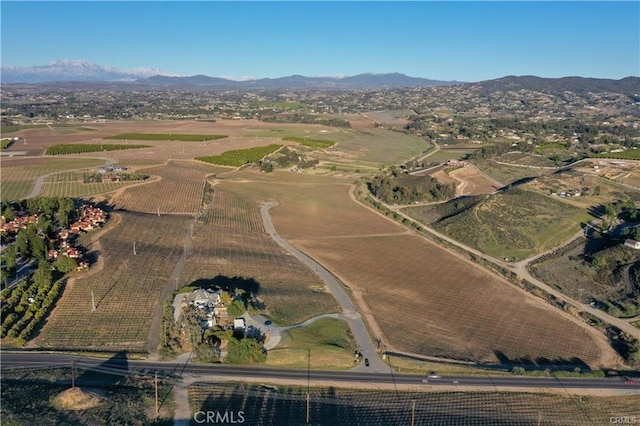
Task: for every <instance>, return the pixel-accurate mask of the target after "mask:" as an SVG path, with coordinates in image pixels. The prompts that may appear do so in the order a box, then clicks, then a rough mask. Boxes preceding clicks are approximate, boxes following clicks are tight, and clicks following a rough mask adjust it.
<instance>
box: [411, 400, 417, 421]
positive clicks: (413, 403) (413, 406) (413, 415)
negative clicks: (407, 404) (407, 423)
mask: <svg viewBox="0 0 640 426" xmlns="http://www.w3.org/2000/svg"><path fill="white" fill-rule="evenodd" d="M415 424H416V400H415V399H414V400H412V401H411V426H415Z"/></svg>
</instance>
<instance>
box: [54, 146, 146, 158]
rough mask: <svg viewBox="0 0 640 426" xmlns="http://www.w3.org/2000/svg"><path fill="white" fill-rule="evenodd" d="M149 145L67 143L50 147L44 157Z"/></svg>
mask: <svg viewBox="0 0 640 426" xmlns="http://www.w3.org/2000/svg"><path fill="white" fill-rule="evenodd" d="M149 146H150V145H121V144H120V145H118V144H116V145H113V144H89V143H68V144H59V145H52V146H50V147H48V148H47V149H46V151H45V152H44V153H45V154H46V155H65V154H82V153H85V152H101V151H120V150H123V149H137V148H148V147H149Z"/></svg>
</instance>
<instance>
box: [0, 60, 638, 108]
mask: <svg viewBox="0 0 640 426" xmlns="http://www.w3.org/2000/svg"><path fill="white" fill-rule="evenodd" d="M0 71H1V79H0V81H1V82H2V83H3V84H12V83H14V84H15V83H19V84H47V85H48V86H49V87H50V88H64V89H66V90H73V89H91V88H93V89H109V90H125V91H126V90H140V89H142V90H144V89H159V90H162V89H172V90H246V91H250V90H291V89H302V90H375V89H395V88H403V87H426V86H448V85H454V84H466V85H469V86H470V87H475V88H479V89H480V91H481V92H484V93H492V92H496V91H518V90H523V89H526V90H533V91H539V92H546V93H560V92H564V91H570V92H576V93H586V92H595V93H601V92H614V93H623V94H625V95H628V96H632V97H634V95H636V94H640V77H626V78H623V79H621V80H610V79H597V78H585V77H562V78H542V77H536V76H507V77H502V78H498V79H495V80H486V81H480V82H475V83H463V82H459V81H443V80H430V79H428V78H420V77H410V76H407V75H404V74H400V73H385V74H372V73H366V74H358V75H354V76H349V77H306V76H303V75H291V76H286V77H279V78H261V79H254V80H246V81H236V80H231V79H227V78H221V77H209V76H206V75H194V76H183V75H171V74H169V73H165V72H163V71H161V70H157V69H150V68H137V69H132V70H119V69H117V68H113V67H105V66H101V65H97V64H93V63H90V62H87V61H80V60H61V61H55V62H52V63H50V64H47V65H40V66H33V67H3V68H2V69H1V70H0ZM638 99H640V97H638Z"/></svg>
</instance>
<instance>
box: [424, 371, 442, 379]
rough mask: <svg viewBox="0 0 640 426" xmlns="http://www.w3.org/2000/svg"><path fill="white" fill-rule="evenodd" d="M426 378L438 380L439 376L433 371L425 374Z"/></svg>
mask: <svg viewBox="0 0 640 426" xmlns="http://www.w3.org/2000/svg"><path fill="white" fill-rule="evenodd" d="M427 377H428V378H430V379H439V378H440V377H441V376H440V375H438V374H436V372H435V371H432V372H431V373H429V374H427Z"/></svg>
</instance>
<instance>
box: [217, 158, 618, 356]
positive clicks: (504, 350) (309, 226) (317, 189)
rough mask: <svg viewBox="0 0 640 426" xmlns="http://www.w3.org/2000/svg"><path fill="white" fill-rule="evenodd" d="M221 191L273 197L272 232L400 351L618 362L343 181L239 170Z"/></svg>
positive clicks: (585, 333) (602, 344)
mask: <svg viewBox="0 0 640 426" xmlns="http://www.w3.org/2000/svg"><path fill="white" fill-rule="evenodd" d="M219 187H220V188H222V189H224V190H227V191H230V192H236V193H239V194H244V195H247V196H250V197H254V198H256V199H262V200H273V201H278V202H279V203H280V204H279V205H278V206H276V207H274V208H272V209H271V211H270V212H271V217H272V220H273V222H274V225H275V227H276V230H277V231H278V233H279V234H280V235H282V236H283V237H285V238H287V239H289V241H290V242H291V243H292V244H294V245H296V246H297V247H299V248H301V249H302V250H303V251H304V252H305V253H307V254H309V255H310V256H312V257H313V258H314V259H316V260H318V261H320V262H321V263H322V264H323V265H324V266H325V267H327V268H328V269H329V270H331V271H332V272H333V273H334V274H336V275H337V276H338V277H339V278H340V279H341V280H342V281H343V282H344V283H345V284H346V285H348V286H349V287H350V288H351V289H352V291H353V294H354V297H355V298H356V301H357V302H358V304H359V306H360V308H361V309H362V311H363V313H364V314H365V315H367V318H368V319H369V320H372V319H373V320H375V323H376V324H377V325H378V326H379V328H380V330H381V333H383V334H384V336H383V337H384V338H385V341H386V342H387V343H389V344H391V345H392V346H393V347H395V348H397V349H402V350H406V351H413V352H417V353H422V354H428V355H445V356H454V357H456V356H457V357H463V358H470V359H477V360H485V361H492V362H495V361H496V360H497V359H499V358H501V357H502V358H504V357H508V358H509V359H511V360H515V359H525V358H527V357H529V358H531V359H532V360H535V359H537V358H543V357H544V358H547V359H549V360H560V359H562V360H569V359H571V358H580V359H581V360H582V361H583V362H585V363H588V364H589V365H594V366H597V365H600V364H608V363H611V360H612V359H614V358H615V354H614V352H613V351H612V350H611V349H610V348H609V347H608V346H607V344H606V341H605V340H604V337H602V336H599V335H597V334H594V333H593V332H591V331H590V330H588V329H587V328H586V327H583V326H580V325H578V324H576V323H575V322H573V320H571V319H569V318H567V317H565V316H564V315H563V314H561V313H559V312H557V311H555V310H554V309H553V308H551V307H549V306H547V305H546V303H545V302H543V301H541V300H539V299H536V298H534V297H533V296H530V295H527V294H526V293H524V292H522V291H520V290H519V289H516V288H515V287H513V286H512V285H511V284H508V283H506V282H504V281H502V280H500V279H498V278H497V277H495V276H493V275H490V274H488V273H486V272H483V271H482V270H480V269H478V267H477V266H476V265H474V264H472V263H470V262H467V261H462V260H460V259H459V258H457V257H456V256H455V255H453V254H451V253H449V252H448V251H445V250H443V249H442V248H440V247H438V246H436V245H434V244H432V243H430V242H428V241H426V240H424V239H422V238H420V237H418V236H415V235H408V234H407V231H406V230H405V228H404V227H402V226H400V225H398V224H396V223H393V222H391V221H389V220H387V219H384V218H382V217H380V216H379V215H377V214H376V213H373V212H371V211H369V210H368V209H366V208H364V207H362V206H361V205H359V204H357V203H355V202H354V201H352V200H351V199H350V198H349V196H348V193H349V186H348V185H347V184H346V181H343V180H340V179H327V178H322V177H317V176H311V175H300V174H292V173H286V172H276V173H270V174H266V175H265V174H258V173H255V172H251V171H243V172H241V173H237V174H235V175H234V179H227V180H224V181H223V182H221V183H220V184H219ZM293 188H298V191H294V190H293ZM374 328H375V324H374ZM502 354H504V356H503V355H502Z"/></svg>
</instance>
